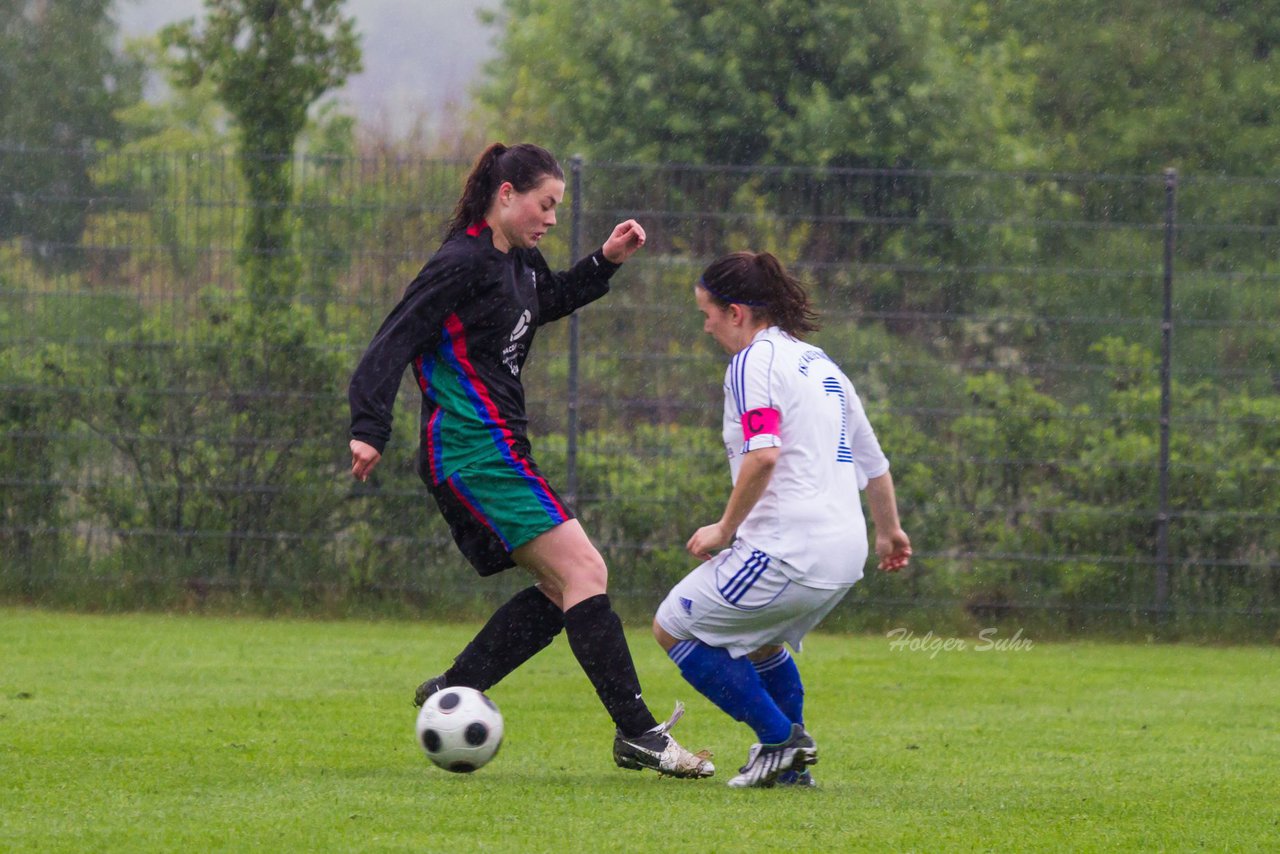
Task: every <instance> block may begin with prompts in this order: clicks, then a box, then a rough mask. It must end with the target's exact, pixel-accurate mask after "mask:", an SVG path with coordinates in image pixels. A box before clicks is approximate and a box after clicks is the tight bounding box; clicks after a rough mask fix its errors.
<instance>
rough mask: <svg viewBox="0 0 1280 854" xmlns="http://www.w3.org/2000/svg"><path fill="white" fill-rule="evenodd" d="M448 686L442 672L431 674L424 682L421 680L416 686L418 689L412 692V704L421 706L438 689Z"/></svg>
mask: <svg viewBox="0 0 1280 854" xmlns="http://www.w3.org/2000/svg"><path fill="white" fill-rule="evenodd" d="M448 687H449V683H448V682H446V681H445V678H444V674H443V673H441V674H440V675H439V676H432V677H431V678H430V679H428V680H427V681H426V682H423V683H422V684H421V685H419V686H418V690H417V691H415V692H414V694H413V704H414V705H415V706H421V705H422V704H423V703H425V702H426V701H427V698H428V697H430V696H431V695H432V694H434V693H435V692H437V691H439V690H440V689H441V688H448Z"/></svg>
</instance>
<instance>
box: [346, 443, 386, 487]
mask: <svg viewBox="0 0 1280 854" xmlns="http://www.w3.org/2000/svg"><path fill="white" fill-rule="evenodd" d="M381 459H382V454H380V453H378V449H377V448H375V447H374V446H373V445H370V444H369V443H368V442H361V441H360V440H359V439H352V440H351V476H352V477H354V478H355V479H356V480H361V481H363V480H368V479H369V473H370V472H372V471H373V468H374V466H376V465H377V464H378V461H379V460H381Z"/></svg>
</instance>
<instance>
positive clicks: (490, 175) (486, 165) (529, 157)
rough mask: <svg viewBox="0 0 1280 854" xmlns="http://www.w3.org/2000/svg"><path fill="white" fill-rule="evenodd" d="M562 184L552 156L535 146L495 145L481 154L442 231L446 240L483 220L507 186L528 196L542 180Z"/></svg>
mask: <svg viewBox="0 0 1280 854" xmlns="http://www.w3.org/2000/svg"><path fill="white" fill-rule="evenodd" d="M547 177H551V178H557V179H559V180H561V181H563V180H564V170H563V169H561V168H560V164H559V163H558V162H557V161H556V159H555V157H554V156H552V154H551V152H549V151H547V150H546V149H545V148H542V147H540V146H537V145H531V144H529V143H520V144H519V145H513V146H510V147H508V146H505V145H503V144H502V143H500V142H495V143H493V144H492V145H490V146H489V147H488V148H486V149H485V150H484V151H482V152H481V153H480V156H479V157H478V158H476V162H475V165H474V166H472V167H471V172H470V174H468V175H467V180H466V182H465V183H464V184H463V186H462V196H461V197H460V198H459V199H458V204H457V205H456V206H455V207H454V209H453V216H452V217H450V219H449V224H448V226H446V228H445V239H448V238H450V237H453V236H455V235H457V234H461V233H462V232H464V231H466V230H467V229H468V228H470V227H471V226H472V225H474V224H475V223H477V222H480V221H481V220H482V219H484V215H485V214H486V213H488V211H489V205H491V204H492V203H493V197H494V196H495V195H497V193H498V188H499V187H501V186H502V185H503V184H504V183H510V184H511V186H513V187H515V189H516V192H517V193H527V192H529V191H530V190H532V189H533V188H534V187H536V186H538V184H540V183H542V180H543V179H544V178H547Z"/></svg>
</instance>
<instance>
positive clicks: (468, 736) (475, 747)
mask: <svg viewBox="0 0 1280 854" xmlns="http://www.w3.org/2000/svg"><path fill="white" fill-rule="evenodd" d="M417 729H418V744H420V745H422V749H423V750H425V751H426V753H427V758H428V759H430V760H431V761H432V762H434V763H435V764H436V765H439V766H440V767H441V768H443V769H444V770H446V771H454V772H457V773H459V774H469V773H471V772H472V771H475V770H476V769H477V768H481V767H483V766H484V765H485V764H486V763H488V761H489V760H490V759H492V758H493V757H494V755H495V754H496V753H497V752H498V748H499V747H501V746H502V713H501V712H499V711H498V707H497V706H495V705H494V704H493V700H490V699H489V698H488V697H486V696H485V695H484V694H482V693H480V692H479V691H477V690H476V689H474V688H445V689H443V690H441V691H437V692H436V693H434V694H432V695H431V696H430V697H428V698H427V701H426V702H425V703H423V704H422V710H421V711H419V712H418V727H417Z"/></svg>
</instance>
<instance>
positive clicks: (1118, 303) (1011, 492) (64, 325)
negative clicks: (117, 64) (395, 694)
mask: <svg viewBox="0 0 1280 854" xmlns="http://www.w3.org/2000/svg"><path fill="white" fill-rule="evenodd" d="M0 157H3V158H5V159H6V160H7V161H8V162H7V163H6V164H5V168H6V170H7V172H6V174H12V173H13V170H15V169H17V170H22V169H29V170H30V171H32V172H33V173H37V174H48V175H51V176H55V177H56V176H59V175H64V176H65V175H78V176H82V177H81V178H80V179H78V180H53V179H51V180H50V181H49V182H48V184H47V186H45V187H44V188H43V189H42V190H40V191H39V192H28V193H26V194H23V195H18V194H15V193H8V194H7V195H6V196H5V198H3V199H0V262H2V263H0V365H2V366H3V372H2V373H0V386H2V387H3V395H4V400H5V406H4V408H3V412H2V420H0V435H2V436H3V440H4V445H3V451H2V452H0V505H2V506H3V514H2V515H0V562H2V565H0V592H2V593H3V595H4V596H5V597H6V598H9V599H11V600H26V601H40V602H48V603H52V604H66V605H73V606H78V607H180V608H203V607H224V608H225V607H232V608H249V609H261V610H271V611H280V610H290V611H293V610H296V611H300V612H325V613H333V612H343V613H345V612H375V613H394V614H420V613H428V614H439V615H448V614H457V613H471V612H473V611H480V610H483V609H484V608H487V607H489V606H490V605H491V604H492V603H493V602H495V601H497V600H498V599H501V598H503V597H504V596H505V595H507V594H508V593H509V592H510V591H511V590H512V589H514V588H515V587H516V586H518V585H519V584H522V583H524V582H523V579H520V578H516V577H514V576H515V575H516V574H517V573H508V574H507V575H509V576H512V577H510V578H500V579H498V580H491V581H485V582H479V581H477V580H476V579H475V577H474V575H473V574H472V573H471V571H470V570H469V569H468V568H467V566H466V565H465V563H464V562H463V561H462V559H461V558H460V557H459V556H458V555H457V553H456V551H455V550H454V548H453V546H452V544H451V542H450V541H449V538H448V533H447V531H446V530H445V528H444V526H443V523H442V522H440V520H439V519H438V518H437V516H436V513H435V511H434V507H433V506H432V505H431V502H430V498H429V497H428V496H427V494H426V492H425V490H424V489H423V488H422V485H421V483H419V482H418V481H417V478H416V476H415V475H414V473H413V457H414V453H415V450H416V442H417V424H416V420H417V409H418V392H417V391H416V389H414V388H412V385H411V384H410V383H408V382H407V381H406V383H405V386H404V388H403V390H402V393H401V396H400V400H399V401H398V403H397V411H396V428H395V429H396V432H395V436H394V438H393V440H392V443H391V444H390V445H389V447H388V450H387V453H386V456H385V459H384V462H383V465H382V466H381V467H380V469H379V471H378V474H377V477H376V478H375V479H373V480H371V481H370V482H369V483H367V484H357V483H355V482H353V481H352V480H351V478H350V477H349V475H348V474H347V467H348V466H347V464H348V459H347V451H346V426H347V416H346V404H345V386H346V381H347V378H348V377H349V374H350V371H351V370H352V368H353V367H354V365H355V363H356V360H357V359H358V358H359V355H360V353H361V351H362V349H363V347H364V345H365V344H366V343H367V341H368V340H369V338H370V337H371V336H372V334H373V332H374V330H375V329H376V328H377V326H378V324H379V323H380V321H381V319H382V318H383V316H385V314H386V312H387V311H388V310H389V309H390V308H391V306H392V305H394V303H395V301H396V300H397V299H398V297H399V294H400V292H401V291H402V290H403V288H404V286H405V285H406V284H407V283H408V282H409V280H410V279H411V278H412V277H413V275H414V274H415V273H416V272H417V270H418V269H419V267H420V266H421V265H422V263H423V262H424V261H425V260H426V259H427V258H428V257H429V256H430V254H431V253H432V252H433V251H434V249H435V247H436V246H437V245H438V244H439V240H440V237H441V234H442V231H443V227H444V223H445V221H446V219H447V217H448V215H449V213H450V212H451V211H452V208H453V204H454V202H455V201H456V197H457V194H458V192H459V188H460V186H461V183H462V179H463V177H464V175H465V173H466V170H467V168H468V166H469V164H467V163H459V162H445V161H430V160H392V159H385V158H380V159H348V158H329V159H321V158H317V159H302V158H299V159H297V160H296V161H294V162H293V163H292V164H291V169H292V175H293V181H294V184H295V187H296V199H295V203H294V205H293V206H292V209H291V217H292V225H293V231H294V237H295V239H294V250H293V254H294V260H295V262H296V263H295V265H294V268H293V269H295V270H296V271H297V275H296V280H295V281H294V282H293V283H292V285H291V290H290V291H288V292H286V293H284V294H282V295H281V296H280V297H279V304H278V305H277V306H275V307H274V308H271V309H270V310H266V311H263V310H261V307H260V306H259V308H258V309H257V310H255V309H254V308H251V307H250V304H249V302H248V301H247V300H246V299H245V297H244V294H243V292H242V286H241V281H240V277H239V266H238V265H239V263H240V260H241V256H240V254H239V249H238V247H239V243H240V236H241V233H242V231H243V228H244V223H245V218H246V214H247V213H248V212H249V210H250V209H251V203H250V202H249V201H248V200H247V199H246V198H245V196H244V192H243V187H242V184H241V182H240V179H239V177H238V172H237V169H236V164H235V161H234V159H233V158H230V157H226V156H223V155H219V154H211V153H205V152H195V153H180V154H179V153H174V154H149V155H109V156H99V155H84V154H81V153H68V152H41V151H27V150H0ZM566 165H570V166H571V168H570V169H569V172H570V175H569V178H570V181H569V194H568V196H567V197H566V201H565V205H564V207H563V209H562V210H561V212H560V217H561V227H560V228H559V229H556V230H554V231H553V232H552V233H551V235H549V237H548V238H547V239H546V240H545V242H544V246H543V251H544V253H545V254H546V255H547V256H548V259H549V260H550V261H551V263H552V264H553V266H557V267H564V266H567V265H568V264H569V263H570V262H571V260H572V258H573V257H575V256H576V255H578V254H581V253H585V252H586V251H589V250H591V249H592V248H594V247H595V246H596V245H598V242H599V241H602V240H603V239H604V237H605V236H607V234H608V232H609V230H610V229H611V228H612V226H613V225H614V223H616V222H617V221H619V220H621V219H624V218H627V217H636V218H637V219H639V220H640V221H641V222H642V223H643V224H644V225H645V228H646V230H647V232H648V234H649V243H648V245H647V246H646V248H645V249H644V250H643V251H642V252H641V253H640V254H639V255H637V256H636V258H634V259H633V260H632V261H631V262H629V263H628V264H627V265H626V267H625V268H624V269H623V270H622V271H621V272H620V273H619V274H618V275H617V276H616V277H615V280H614V290H613V292H612V293H611V294H610V295H609V296H608V297H606V298H605V299H603V300H601V301H599V302H597V303H595V304H592V305H591V306H589V307H587V308H586V309H584V310H582V311H581V312H579V314H578V315H577V316H576V318H575V319H573V320H572V321H566V322H562V323H559V324H555V325H553V326H549V327H546V328H545V329H543V330H541V331H540V333H539V340H538V344H537V346H535V348H534V351H533V355H532V357H531V359H530V361H529V364H528V366H527V368H526V375H525V382H526V388H527V392H528V400H529V411H530V417H531V431H532V436H533V441H534V452H535V455H536V456H537V457H538V459H539V463H540V465H541V466H542V467H543V469H544V470H545V471H546V472H547V473H548V475H549V476H550V477H551V478H552V481H553V482H554V483H556V484H557V486H559V487H562V488H563V489H564V491H565V492H566V494H567V495H568V496H569V497H571V498H572V501H573V503H574V504H575V506H576V507H577V509H578V511H579V514H580V515H581V517H582V519H583V522H584V525H585V527H586V528H587V530H588V532H589V533H590V534H591V535H592V537H593V539H594V540H595V541H596V542H597V543H598V545H599V546H600V547H601V549H602V551H603V552H604V553H605V555H606V557H607V559H608V560H609V563H610V568H611V590H612V592H613V595H614V597H615V598H616V599H617V600H618V601H619V603H620V605H621V606H622V609H623V610H624V612H626V613H629V614H631V615H633V616H635V617H637V618H640V617H642V616H643V615H645V614H647V613H649V612H651V610H652V608H653V606H654V605H655V604H656V603H657V602H658V601H659V600H660V599H661V597H662V596H663V595H664V594H665V592H666V590H667V589H668V588H669V586H670V585H671V584H672V583H674V581H675V580H677V579H678V578H680V577H681V576H682V575H683V574H684V572H686V571H687V570H688V568H689V567H690V561H689V558H688V557H687V555H685V554H684V553H683V549H682V545H683V543H684V542H685V540H686V539H687V538H688V536H689V534H690V533H691V531H692V530H693V529H694V528H695V527H697V526H698V525H700V524H704V523H705V522H708V521H711V520H713V519H714V518H716V517H717V516H718V514H719V512H720V509H721V507H722V506H723V502H724V500H725V498H726V497H727V495H728V491H729V486H730V484H729V479H728V472H727V466H726V465H725V463H724V459H723V449H722V448H721V447H720V442H719V435H718V434H719V418H720V411H721V405H722V400H721V389H720V386H721V379H722V375H723V370H724V366H725V358H724V356H723V355H722V354H720V353H719V352H718V350H717V349H716V348H715V346H714V344H713V343H712V342H710V340H709V339H706V338H705V336H704V335H703V334H702V333H701V319H700V316H699V315H698V314H697V312H696V310H695V309H694V307H693V293H692V288H693V283H694V281H696V279H697V276H698V274H699V272H700V271H701V270H702V268H703V267H704V266H705V265H706V264H707V263H708V262H709V261H711V260H712V259H713V258H715V257H716V256H717V255H719V254H721V253H723V252H726V251H733V250H737V249H743V248H751V249H756V250H766V249H767V250H769V251H772V252H774V253H775V254H776V255H778V256H779V257H780V258H781V259H782V260H783V261H784V263H787V264H788V266H790V267H791V268H792V269H793V270H794V271H796V272H798V273H799V274H800V275H801V276H802V277H803V278H804V279H805V281H806V282H807V283H808V285H809V287H810V289H811V293H812V294H813V296H814V299H815V302H816V304H817V307H818V309H819V311H820V312H821V314H822V318H823V329H822V330H821V331H820V332H819V333H817V334H815V335H814V336H813V341H814V342H815V343H816V344H818V345H819V346H822V347H823V348H824V349H826V350H827V351H828V352H829V353H830V354H831V355H832V356H833V358H835V360H836V361H837V362H839V363H840V364H841V365H843V366H844V368H845V370H846V372H847V373H848V374H849V375H850V377H851V378H852V379H853V381H854V383H855V385H856V386H857V387H858V389H859V392H860V394H861V396H862V397H863V400H864V403H865V404H866V406H867V409H868V411H869V413H870V415H871V417H872V420H873V423H874V424H875V425H876V427H877V430H878V432H879V433H880V436H881V440H882V443H883V445H884V446H885V449H886V451H887V453H888V454H889V456H890V459H891V460H892V463H893V471H894V476H895V480H896V482H897V485H898V490H899V498H900V504H901V511H902V516H903V523H904V527H905V528H906V529H907V531H908V533H909V534H910V535H911V536H912V539H913V543H914V546H915V555H916V556H915V559H914V561H913V566H912V568H911V570H910V571H909V572H907V573H904V574H903V575H901V576H886V575H881V574H878V573H875V572H874V571H872V570H871V568H870V567H869V572H868V576H867V578H866V579H865V580H864V581H863V582H861V583H860V584H859V585H858V586H857V587H856V588H855V591H854V593H853V594H851V596H850V597H849V598H848V600H847V602H846V603H845V604H844V605H842V606H841V609H840V610H839V611H838V612H837V613H836V614H835V615H833V618H832V621H831V624H832V625H839V626H849V627H871V626H874V627H877V628H883V627H885V626H896V625H908V624H910V625H920V626H925V627H931V628H940V627H942V626H944V625H947V626H969V627H972V626H973V625H975V624H981V625H987V624H994V623H996V622H999V621H1016V622H1017V623H1018V624H1019V625H1020V626H1036V627H1043V630H1044V631H1050V630H1052V631H1062V632H1075V631H1085V630H1093V629H1095V628H1101V629H1105V630H1118V631H1138V632H1144V633H1150V632H1155V633H1158V634H1161V635H1165V636H1192V635H1195V636H1213V637H1227V636H1242V637H1263V638H1267V639H1273V638H1274V637H1275V635H1276V632H1277V630H1278V629H1280V573H1278V572H1277V567H1278V566H1280V561H1278V559H1277V552H1278V550H1280V535H1277V534H1276V533H1275V531H1276V529H1277V525H1276V524H1275V523H1276V521H1277V520H1278V519H1280V489H1277V485H1276V484H1277V483H1280V479H1278V478H1277V477H1276V472H1277V468H1278V466H1280V401H1278V400H1277V395H1276V392H1277V389H1278V388H1280V368H1278V367H1277V354H1278V352H1280V331H1277V325H1276V323H1275V317H1276V314H1277V307H1278V303H1280V297H1277V279H1280V253H1278V252H1277V249H1278V248H1280V246H1278V244H1280V194H1278V193H1277V192H1276V190H1277V181H1274V180H1260V179H1233V178H1223V177H1200V176H1176V175H1173V174H1172V173H1170V174H1167V175H1158V176H1117V175H1055V174H1019V173H977V172H944V171H927V170H900V171H887V170H865V169H828V170H814V169H791V168H754V169H751V168H740V167H694V166H680V165H642V164H624V163H589V164H582V163H581V162H580V161H576V160H575V161H572V162H571V163H567V164H566Z"/></svg>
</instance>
